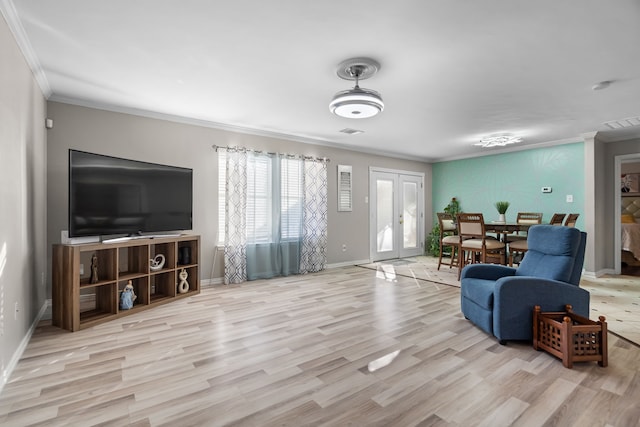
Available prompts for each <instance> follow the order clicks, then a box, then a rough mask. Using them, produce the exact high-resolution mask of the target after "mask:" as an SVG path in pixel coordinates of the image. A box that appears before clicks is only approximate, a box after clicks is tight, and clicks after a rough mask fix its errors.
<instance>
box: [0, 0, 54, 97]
mask: <svg viewBox="0 0 640 427" xmlns="http://www.w3.org/2000/svg"><path fill="white" fill-rule="evenodd" d="M0 11H1V12H2V16H4V19H5V21H6V22H7V25H8V26H9V29H10V30H11V33H13V37H14V38H15V40H16V43H17V45H18V47H19V48H20V51H22V55H23V56H24V59H25V61H27V64H28V65H29V68H31V72H32V73H33V76H34V78H35V79H36V82H38V86H40V90H41V91H42V95H44V97H45V99H49V97H50V96H51V86H50V85H49V81H48V80H47V76H46V75H45V74H44V71H43V70H42V65H40V61H39V60H38V57H37V56H36V54H35V52H34V50H33V47H32V46H31V42H30V41H29V38H28V37H27V33H26V31H25V30H24V27H23V26H22V22H21V21H20V17H19V16H18V11H17V10H16V8H15V6H14V4H13V2H12V1H11V0H0Z"/></svg>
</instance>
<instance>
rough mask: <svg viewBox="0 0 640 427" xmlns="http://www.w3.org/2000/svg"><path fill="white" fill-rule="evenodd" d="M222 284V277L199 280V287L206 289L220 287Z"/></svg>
mask: <svg viewBox="0 0 640 427" xmlns="http://www.w3.org/2000/svg"><path fill="white" fill-rule="evenodd" d="M223 283H224V277H214V278H213V279H202V280H200V287H201V288H207V287H210V286H215V285H222V284H223Z"/></svg>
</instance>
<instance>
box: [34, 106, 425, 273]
mask: <svg viewBox="0 0 640 427" xmlns="http://www.w3.org/2000/svg"><path fill="white" fill-rule="evenodd" d="M48 116H49V117H50V118H52V119H53V120H54V128H53V129H52V130H51V131H49V137H48V142H47V147H48V151H47V164H48V180H47V184H48V187H47V189H48V202H47V203H48V207H49V209H48V222H47V226H48V242H49V245H51V244H54V243H59V242H60V231H61V230H66V229H67V227H68V226H67V215H68V213H67V209H68V208H67V206H68V183H67V180H68V171H67V169H68V150H69V148H73V149H79V150H84V151H89V152H94V153H100V154H107V155H111V156H116V157H125V158H129V159H134V160H144V161H148V162H153V163H163V164H170V165H175V166H182V167H188V168H193V173H194V175H193V182H194V206H193V209H194V215H193V227H194V230H193V231H194V233H197V234H200V235H201V237H202V238H201V245H202V248H201V257H202V258H201V263H202V269H201V277H200V278H201V280H207V279H209V278H211V277H213V278H219V277H221V276H222V274H223V271H222V270H223V264H222V253H219V254H218V257H217V263H216V264H217V265H216V268H215V271H214V273H213V276H211V267H212V261H213V254H214V250H215V247H216V241H215V240H216V236H217V232H216V231H217V224H218V199H217V188H218V175H217V174H218V168H217V154H216V152H215V150H214V149H213V148H212V145H214V144H215V145H220V146H240V147H247V148H252V149H258V150H266V151H270V152H283V153H292V154H302V155H309V156H317V157H327V158H329V159H330V162H329V166H328V186H329V187H328V192H329V194H328V202H329V212H328V259H327V261H328V263H329V264H342V263H349V262H354V261H362V260H367V259H368V258H369V228H368V227H369V222H368V209H369V206H368V204H367V203H366V202H365V197H366V196H367V195H368V187H369V184H368V174H369V166H378V167H384V168H391V169H400V170H406V171H415V172H422V173H424V174H425V205H426V207H425V211H426V212H427V213H430V212H431V165H429V164H425V163H422V162H415V161H409V160H402V159H394V158H389V157H383V156H374V155H369V154H363V153H359V152H354V151H348V150H341V149H337V148H332V147H327V146H320V145H311V144H303V143H300V142H295V141H289V140H283V139H276V138H268V137H264V136H257V135H250V134H244V133H237V132H229V131H225V130H220V129H214V128H210V127H203V126H196V125H192V124H185V123H179V122H176V121H167V120H158V119H155V118H149V117H142V116H139V115H132V114H123V113H117V112H112V111H105V110H99V109H94V108H87V107H81V106H76V105H70V104H63V103H59V102H49V103H48ZM391 143H394V142H393V141H392V142H390V144H391ZM338 164H347V165H352V166H353V201H354V203H353V211H352V212H337V182H336V181H337V178H336V177H337V165H338ZM427 216H428V217H427V218H425V223H426V224H431V223H432V219H431V218H430V214H429V215H427ZM430 228H431V227H430V226H429V227H426V229H427V230H430ZM343 244H346V245H347V250H346V251H344V252H343V251H342V245H343ZM49 259H50V256H49Z"/></svg>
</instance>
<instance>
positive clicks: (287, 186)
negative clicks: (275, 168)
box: [280, 159, 302, 240]
mask: <svg viewBox="0 0 640 427" xmlns="http://www.w3.org/2000/svg"><path fill="white" fill-rule="evenodd" d="M301 229H302V161H300V160H297V159H295V160H294V159H282V160H281V161H280V230H281V236H280V238H281V240H298V239H299V238H300V236H301V234H302V231H301Z"/></svg>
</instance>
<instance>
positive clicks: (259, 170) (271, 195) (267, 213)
mask: <svg viewBox="0 0 640 427" xmlns="http://www.w3.org/2000/svg"><path fill="white" fill-rule="evenodd" d="M226 154H227V153H226V152H225V151H224V150H219V151H218V230H219V233H218V236H219V237H218V240H219V242H220V243H224V241H225V214H226V213H225V197H226V179H227V178H226ZM274 161H275V162H279V168H276V176H274V167H273V166H274V163H273V162H274ZM278 169H279V171H280V173H279V174H277V170H278ZM302 175H303V162H302V161H300V160H298V159H287V158H283V159H277V158H276V159H275V160H274V158H273V157H270V156H267V155H261V154H258V153H249V155H248V159H247V211H246V217H247V218H246V219H247V222H246V224H247V229H246V233H247V243H248V244H256V243H272V242H273V241H274V235H275V234H274V233H277V230H274V218H275V220H276V223H275V224H278V222H277V219H278V218H279V219H280V223H279V225H280V233H281V239H282V240H297V239H299V238H300V236H301V234H302V231H301V228H302V196H303V195H302V192H303V189H302ZM278 198H279V199H280V203H279V204H278V203H276V204H275V205H274V203H273V201H274V200H275V201H276V202H277V200H278ZM278 209H279V211H278Z"/></svg>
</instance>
